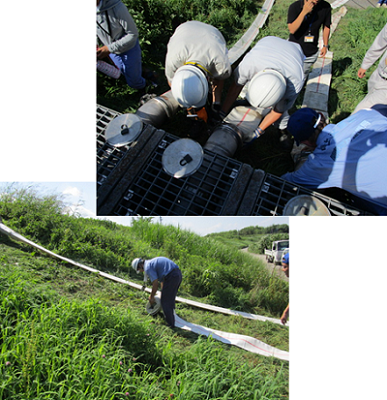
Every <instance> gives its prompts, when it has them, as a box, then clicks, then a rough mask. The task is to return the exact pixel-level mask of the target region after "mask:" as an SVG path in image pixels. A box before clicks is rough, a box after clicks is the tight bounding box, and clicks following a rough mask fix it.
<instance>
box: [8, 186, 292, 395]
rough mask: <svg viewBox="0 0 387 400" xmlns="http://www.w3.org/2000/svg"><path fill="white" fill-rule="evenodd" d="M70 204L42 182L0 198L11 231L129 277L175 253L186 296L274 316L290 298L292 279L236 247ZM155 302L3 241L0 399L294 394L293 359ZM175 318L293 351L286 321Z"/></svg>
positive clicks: (189, 311) (198, 313)
mask: <svg viewBox="0 0 387 400" xmlns="http://www.w3.org/2000/svg"><path fill="white" fill-rule="evenodd" d="M65 209H66V207H65V205H64V204H63V203H62V202H61V201H60V200H59V199H56V197H55V196H48V197H37V194H36V192H35V191H34V189H33V188H31V189H29V190H18V189H15V188H14V187H11V188H9V189H8V190H6V191H5V192H4V193H2V194H1V195H0V216H1V217H2V220H3V223H5V224H6V225H7V226H9V227H11V228H12V229H14V230H16V231H17V232H18V233H20V234H22V235H24V236H26V237H28V238H30V239H32V240H33V241H35V242H37V243H39V244H41V245H43V246H44V247H46V248H49V249H51V250H54V251H56V252H58V253H60V255H63V256H67V257H69V258H72V259H74V260H75V261H79V262H82V263H83V264H86V265H88V266H91V267H97V268H98V269H100V270H103V271H105V272H108V273H110V274H113V275H116V276H118V277H121V278H123V279H126V280H132V281H136V282H138V283H140V282H141V279H140V278H139V276H137V274H135V273H134V271H133V270H132V269H131V267H130V261H131V260H132V258H133V257H134V256H138V254H141V255H143V256H145V257H150V256H156V255H166V256H169V257H171V258H172V259H173V260H175V261H178V264H179V265H180V267H181V269H182V272H183V284H182V286H181V289H180V291H179V294H178V295H179V296H181V297H185V298H190V299H194V300H197V301H201V302H207V303H212V304H216V305H219V306H221V307H231V308H234V309H239V310H242V311H250V312H254V313H258V314H261V315H266V316H268V317H277V318H279V316H280V315H281V312H282V311H283V309H284V308H285V307H286V305H287V303H288V301H289V297H288V288H289V287H288V283H287V282H284V281H282V280H280V279H278V278H276V277H274V276H270V275H269V273H268V272H267V271H266V269H265V267H264V266H263V265H262V264H261V263H259V262H256V261H255V260H253V259H252V258H251V257H249V256H246V255H245V254H241V252H240V251H239V249H238V248H237V247H232V246H230V245H228V246H225V245H223V244H222V243H220V242H218V241H217V240H216V239H215V238H202V237H200V236H198V235H195V234H193V233H192V232H189V231H184V230H182V229H179V228H175V227H171V226H163V225H161V224H155V223H152V221H151V219H150V218H139V219H137V220H135V221H134V223H133V225H132V226H131V227H122V226H119V225H117V224H115V223H111V222H109V221H98V220H89V219H84V218H78V217H74V216H71V217H70V216H68V215H66V214H65ZM257 228H258V227H257ZM285 228H286V227H285V226H282V228H281V229H285ZM254 229H255V227H252V232H254V231H255V230H254ZM276 229H277V228H274V227H273V231H274V230H276ZM245 234H246V236H247V232H245ZM58 250H60V251H58ZM147 297H148V295H147V294H146V293H144V292H141V291H138V290H135V289H131V288H130V287H129V286H127V285H124V284H119V283H116V282H113V281H110V280H107V279H104V278H102V277H100V276H99V275H96V274H95V273H91V272H88V271H84V270H82V269H79V268H77V267H74V266H72V265H69V264H67V263H65V262H62V261H59V260H57V259H55V258H52V257H49V256H47V255H45V254H43V253H40V252H39V251H37V250H35V249H34V248H32V247H30V246H28V245H24V244H22V243H19V242H15V241H13V240H11V239H9V238H8V237H7V236H0V377H1V379H0V400H6V399H7V400H8V399H16V400H18V399H20V400H21V399H23V400H24V399H34V400H35V399H38V400H40V399H50V400H56V399H71V400H80V399H88V400H94V399H95V400H101V399H111V400H113V399H144V400H145V399H146V400H149V399H155V400H156V399H160V400H164V399H171V398H176V399H186V400H188V399H189V400H191V399H197V400H201V399H211V400H215V399H217V400H219V399H262V400H268V399H270V400H277V399H286V398H288V392H289V390H288V386H289V384H288V382H289V363H288V362H286V361H281V360H277V359H274V358H267V357H263V356H260V355H257V354H253V353H248V352H246V351H243V350H242V349H239V348H237V347H233V346H228V345H226V344H222V343H220V342H215V341H214V340H213V339H212V338H203V337H200V336H197V335H196V334H193V333H191V332H187V331H184V330H181V329H175V330H171V329H169V328H168V327H167V326H166V324H165V322H164V319H163V318H162V316H161V315H157V316H156V317H151V316H149V315H148V314H147V313H146V311H145V303H146V300H147ZM177 314H178V315H179V316H181V317H182V318H184V319H186V320H187V321H189V322H193V323H197V324H203V325H205V326H208V327H213V328H215V329H219V330H224V331H229V332H235V333H240V334H245V335H249V336H254V337H255V338H257V339H260V340H262V341H264V342H266V343H268V344H270V345H272V346H275V347H277V348H280V349H283V350H288V349H289V329H288V327H286V326H282V325H276V324H272V323H270V322H260V321H253V320H246V319H243V318H242V317H235V316H226V315H222V314H217V313H213V312H208V311H203V310H198V309H196V308H193V307H190V306H187V305H184V304H178V305H177Z"/></svg>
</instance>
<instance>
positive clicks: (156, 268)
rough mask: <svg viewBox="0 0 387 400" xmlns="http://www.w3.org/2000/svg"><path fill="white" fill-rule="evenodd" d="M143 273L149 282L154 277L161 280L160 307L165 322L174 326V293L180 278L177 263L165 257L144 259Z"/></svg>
mask: <svg viewBox="0 0 387 400" xmlns="http://www.w3.org/2000/svg"><path fill="white" fill-rule="evenodd" d="M144 273H145V274H146V276H148V277H149V279H150V281H151V282H154V281H155V280H156V279H158V280H159V282H163V290H162V293H161V307H162V309H163V312H164V316H165V319H166V321H167V324H168V325H169V326H171V327H174V326H175V315H174V310H175V302H176V295H177V291H178V290H179V287H180V284H181V280H182V275H181V271H180V269H179V267H178V265H177V264H175V263H174V262H173V261H171V260H170V259H168V258H166V257H156V258H152V259H151V260H145V262H144Z"/></svg>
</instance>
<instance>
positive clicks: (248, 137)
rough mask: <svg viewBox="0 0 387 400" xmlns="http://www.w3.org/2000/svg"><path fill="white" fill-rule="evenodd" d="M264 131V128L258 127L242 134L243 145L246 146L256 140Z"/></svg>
mask: <svg viewBox="0 0 387 400" xmlns="http://www.w3.org/2000/svg"><path fill="white" fill-rule="evenodd" d="M264 133H265V131H264V130H262V129H261V128H260V127H258V128H257V129H255V130H254V131H252V132H249V133H248V134H247V133H245V134H244V135H243V145H244V146H248V145H250V144H252V143H253V142H254V141H255V140H257V139H258V138H259V137H260V136H262V135H263V134H264Z"/></svg>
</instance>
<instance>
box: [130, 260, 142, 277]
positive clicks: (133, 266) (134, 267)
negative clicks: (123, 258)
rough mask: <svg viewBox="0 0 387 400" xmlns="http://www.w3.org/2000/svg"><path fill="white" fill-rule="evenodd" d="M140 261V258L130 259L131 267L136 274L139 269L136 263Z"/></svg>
mask: <svg viewBox="0 0 387 400" xmlns="http://www.w3.org/2000/svg"><path fill="white" fill-rule="evenodd" d="M141 261H142V259H141V258H135V259H134V260H133V261H132V268H133V269H134V270H135V271H136V272H137V273H138V274H139V273H140V271H138V270H137V268H138V264H139V263H140V262H141Z"/></svg>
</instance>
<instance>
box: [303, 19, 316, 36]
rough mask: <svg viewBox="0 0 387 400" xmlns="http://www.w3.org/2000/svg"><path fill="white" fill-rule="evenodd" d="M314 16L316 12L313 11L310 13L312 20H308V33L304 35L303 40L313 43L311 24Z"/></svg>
mask: <svg viewBox="0 0 387 400" xmlns="http://www.w3.org/2000/svg"><path fill="white" fill-rule="evenodd" d="M312 12H313V11H312ZM315 17H316V14H314V13H313V14H312V20H311V21H310V24H309V30H308V34H307V35H305V36H304V42H305V43H313V41H314V36H313V35H312V24H313V22H314V18H315ZM306 18H308V16H305V19H306Z"/></svg>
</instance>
